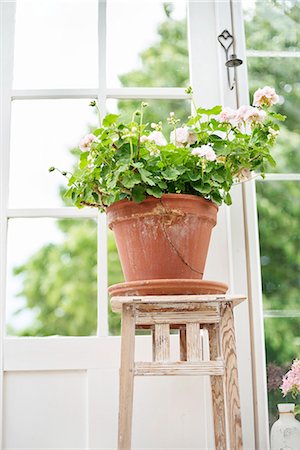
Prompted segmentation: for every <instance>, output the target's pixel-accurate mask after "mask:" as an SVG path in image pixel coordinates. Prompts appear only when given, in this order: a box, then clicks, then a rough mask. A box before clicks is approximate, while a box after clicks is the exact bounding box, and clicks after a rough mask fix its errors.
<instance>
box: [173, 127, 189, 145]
mask: <svg viewBox="0 0 300 450" xmlns="http://www.w3.org/2000/svg"><path fill="white" fill-rule="evenodd" d="M188 139H189V129H188V128H187V127H181V128H176V130H173V131H172V132H171V134H170V141H171V142H172V143H173V144H174V145H176V146H177V147H182V146H183V144H187V143H188Z"/></svg>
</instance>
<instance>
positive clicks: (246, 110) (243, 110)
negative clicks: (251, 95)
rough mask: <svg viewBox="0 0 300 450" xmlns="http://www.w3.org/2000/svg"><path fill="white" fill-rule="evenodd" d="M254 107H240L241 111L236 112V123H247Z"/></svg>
mask: <svg viewBox="0 0 300 450" xmlns="http://www.w3.org/2000/svg"><path fill="white" fill-rule="evenodd" d="M251 108H252V106H248V105H243V106H240V107H239V109H238V110H237V112H236V121H237V123H241V122H245V121H246V119H245V117H246V115H247V114H248V113H249V111H251Z"/></svg>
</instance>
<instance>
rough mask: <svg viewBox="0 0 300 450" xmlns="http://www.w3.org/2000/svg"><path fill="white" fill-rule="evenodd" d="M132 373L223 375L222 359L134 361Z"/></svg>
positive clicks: (152, 374) (138, 374)
mask: <svg viewBox="0 0 300 450" xmlns="http://www.w3.org/2000/svg"><path fill="white" fill-rule="evenodd" d="M134 374H135V375H137V376H141V375H142V376H143V375H144V376H145V375H151V376H154V375H159V376H169V375H171V376H172V375H223V374H224V364H223V362H222V361H201V362H200V363H193V362H188V361H187V362H184V361H177V362H169V363H168V362H136V363H135V369H134Z"/></svg>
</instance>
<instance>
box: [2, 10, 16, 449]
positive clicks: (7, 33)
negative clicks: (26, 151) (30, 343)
mask: <svg viewBox="0 0 300 450" xmlns="http://www.w3.org/2000/svg"><path fill="white" fill-rule="evenodd" d="M15 11H16V3H15V2H1V4H0V30H1V31H0V33H1V35H0V36H1V39H0V55H1V61H0V67H1V74H0V75H1V76H0V79H1V92H0V94H1V95H0V147H1V148H0V183H1V188H0V219H1V220H0V242H1V245H0V316H1V318H0V398H1V399H3V395H1V394H3V371H4V352H3V350H4V347H3V341H4V335H5V301H6V267H7V262H6V257H7V217H6V215H5V211H6V208H7V203H8V186H9V146H10V120H11V100H10V89H11V86H12V78H13V49H14V25H15ZM1 442H3V400H0V446H1Z"/></svg>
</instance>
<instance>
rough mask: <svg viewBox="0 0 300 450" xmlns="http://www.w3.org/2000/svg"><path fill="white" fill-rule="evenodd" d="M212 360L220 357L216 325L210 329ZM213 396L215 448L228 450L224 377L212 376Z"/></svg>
mask: <svg viewBox="0 0 300 450" xmlns="http://www.w3.org/2000/svg"><path fill="white" fill-rule="evenodd" d="M208 335H209V355H210V360H211V361H215V360H216V359H217V358H218V357H220V336H219V330H218V329H217V327H216V326H215V325H210V326H209V327H208ZM210 382H211V394H212V406H213V417H214V432H215V448H216V450H226V428H225V404H224V380H223V377H222V376H211V377H210Z"/></svg>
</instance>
